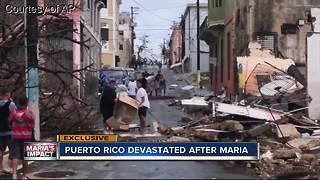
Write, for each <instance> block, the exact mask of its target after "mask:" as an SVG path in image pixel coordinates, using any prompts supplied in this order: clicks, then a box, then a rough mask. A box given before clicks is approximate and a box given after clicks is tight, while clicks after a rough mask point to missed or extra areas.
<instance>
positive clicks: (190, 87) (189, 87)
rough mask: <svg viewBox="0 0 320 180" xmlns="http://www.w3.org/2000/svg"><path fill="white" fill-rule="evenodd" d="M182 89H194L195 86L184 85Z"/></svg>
mask: <svg viewBox="0 0 320 180" xmlns="http://www.w3.org/2000/svg"><path fill="white" fill-rule="evenodd" d="M181 89H182V90H192V89H194V86H192V85H188V86H184V87H182V88H181Z"/></svg>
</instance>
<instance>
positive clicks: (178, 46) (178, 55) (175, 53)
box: [169, 25, 182, 66]
mask: <svg viewBox="0 0 320 180" xmlns="http://www.w3.org/2000/svg"><path fill="white" fill-rule="evenodd" d="M169 46H170V59H169V65H170V66H171V65H175V64H177V63H181V61H182V28H181V26H180V25H174V26H173V31H172V34H171V37H170V43H169Z"/></svg>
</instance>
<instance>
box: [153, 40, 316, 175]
mask: <svg viewBox="0 0 320 180" xmlns="http://www.w3.org/2000/svg"><path fill="white" fill-rule="evenodd" d="M260 49H261V46H259V45H256V44H251V45H250V50H251V55H250V56H249V57H241V58H238V68H239V70H238V72H239V81H240V82H239V86H240V89H242V92H243V99H241V100H239V101H236V102H228V103H226V101H225V100H224V99H223V98H222V99H221V98H219V97H218V96H216V97H215V98H213V97H214V96H211V97H194V98H192V99H186V100H181V101H178V100H172V101H171V102H169V105H170V106H178V107H181V108H182V109H184V110H185V111H186V112H188V113H191V114H193V115H195V114H194V113H193V111H194V112H202V115H199V114H197V115H198V116H197V117H194V118H188V117H184V118H182V119H181V124H180V125H179V126H178V127H169V128H163V127H161V128H158V132H159V133H161V134H163V135H167V136H171V138H170V139H171V140H170V141H174V142H176V141H180V140H181V141H188V140H191V141H229V142H241V141H245V142H250V141H257V142H259V143H260V154H261V157H260V161H258V162H257V161H253V162H246V163H247V164H246V166H247V167H253V168H255V169H256V171H257V173H258V174H260V175H261V176H262V177H268V178H270V177H278V178H314V177H320V168H319V167H320V124H319V122H318V120H314V119H310V118H308V112H307V110H308V108H309V106H308V104H309V102H310V101H311V100H312V99H311V97H309V96H308V95H307V94H306V83H305V80H304V78H303V76H302V75H301V74H300V73H299V72H298V71H297V69H296V67H295V65H294V62H293V61H292V60H290V59H286V60H283V59H277V58H274V57H273V56H272V55H270V54H268V53H269V52H265V51H261V50H260ZM257 57H258V58H257ZM257 59H258V60H257ZM192 110H193V111H192ZM208 112H211V113H209V114H208Z"/></svg>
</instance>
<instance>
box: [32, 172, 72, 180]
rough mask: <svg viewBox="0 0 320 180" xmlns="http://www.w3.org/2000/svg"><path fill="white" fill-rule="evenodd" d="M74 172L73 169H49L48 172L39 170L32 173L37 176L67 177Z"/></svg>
mask: <svg viewBox="0 0 320 180" xmlns="http://www.w3.org/2000/svg"><path fill="white" fill-rule="evenodd" d="M75 174H76V173H74V172H73V171H50V172H41V173H36V174H34V176H35V177H39V178H54V179H56V178H68V177H70V176H74V175H75Z"/></svg>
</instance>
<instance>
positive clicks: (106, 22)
mask: <svg viewBox="0 0 320 180" xmlns="http://www.w3.org/2000/svg"><path fill="white" fill-rule="evenodd" d="M105 2H106V6H105V7H104V8H102V9H101V12H100V15H101V16H100V21H101V22H100V23H101V40H102V65H104V66H110V67H116V65H118V64H119V63H120V57H119V32H118V30H119V7H120V4H121V0H105Z"/></svg>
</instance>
